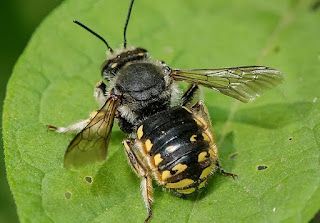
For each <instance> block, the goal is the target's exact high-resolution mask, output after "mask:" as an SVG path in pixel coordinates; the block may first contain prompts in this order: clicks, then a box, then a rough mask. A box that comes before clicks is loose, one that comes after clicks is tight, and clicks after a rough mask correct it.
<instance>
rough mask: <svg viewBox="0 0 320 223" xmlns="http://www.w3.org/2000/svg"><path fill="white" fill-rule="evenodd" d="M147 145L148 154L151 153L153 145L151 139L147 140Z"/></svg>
mask: <svg viewBox="0 0 320 223" xmlns="http://www.w3.org/2000/svg"><path fill="white" fill-rule="evenodd" d="M145 145H146V149H147V152H150V150H151V148H152V146H153V144H152V143H151V141H150V139H147V141H146V142H145Z"/></svg>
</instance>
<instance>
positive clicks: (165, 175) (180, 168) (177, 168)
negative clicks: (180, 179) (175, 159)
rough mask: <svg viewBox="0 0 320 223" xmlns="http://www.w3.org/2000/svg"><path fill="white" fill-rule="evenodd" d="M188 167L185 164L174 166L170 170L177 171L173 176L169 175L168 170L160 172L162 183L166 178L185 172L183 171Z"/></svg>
mask: <svg viewBox="0 0 320 223" xmlns="http://www.w3.org/2000/svg"><path fill="white" fill-rule="evenodd" d="M187 168H188V166H187V165H186V164H181V163H179V164H178V165H176V166H174V167H173V168H172V170H174V171H177V172H176V173H174V174H173V175H172V174H171V173H170V170H165V171H163V172H162V175H161V178H162V180H163V181H166V180H167V179H168V178H171V177H173V176H175V175H177V174H179V173H182V172H183V171H185V169H187Z"/></svg>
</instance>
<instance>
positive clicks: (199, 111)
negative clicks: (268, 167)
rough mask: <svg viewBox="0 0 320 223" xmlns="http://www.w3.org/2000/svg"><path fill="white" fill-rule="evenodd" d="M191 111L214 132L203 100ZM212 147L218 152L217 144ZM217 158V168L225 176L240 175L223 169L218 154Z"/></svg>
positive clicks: (215, 152) (233, 176) (234, 176)
mask: <svg viewBox="0 0 320 223" xmlns="http://www.w3.org/2000/svg"><path fill="white" fill-rule="evenodd" d="M191 111H192V113H193V115H194V116H198V117H200V118H201V119H202V120H203V121H204V122H205V124H204V128H205V129H210V132H211V133H213V130H212V126H211V121H210V117H209V112H208V109H207V107H206V106H205V104H204V103H203V102H202V101H198V102H197V103H196V104H195V105H193V106H192V108H191ZM211 149H212V150H213V152H214V154H218V151H217V147H216V146H214V147H211ZM216 159H217V160H216V168H217V169H219V170H220V173H221V174H223V175H225V176H231V177H232V178H233V179H235V178H236V177H238V176H237V175H236V174H233V173H228V172H226V171H225V170H224V169H222V167H221V164H220V162H219V158H218V156H217V158H216Z"/></svg>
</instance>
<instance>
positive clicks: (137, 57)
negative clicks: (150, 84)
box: [101, 48, 148, 81]
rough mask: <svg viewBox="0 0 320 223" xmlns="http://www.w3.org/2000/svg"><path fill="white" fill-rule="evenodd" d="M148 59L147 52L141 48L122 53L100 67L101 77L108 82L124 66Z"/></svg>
mask: <svg viewBox="0 0 320 223" xmlns="http://www.w3.org/2000/svg"><path fill="white" fill-rule="evenodd" d="M147 57H148V51H147V50H146V49H143V48H134V49H131V50H126V51H122V52H120V53H118V54H116V56H114V57H112V58H110V59H108V60H106V61H105V62H104V63H103V64H102V66H101V76H102V77H103V78H104V79H106V80H108V81H110V79H112V78H113V77H114V76H115V75H116V74H117V72H118V71H119V70H120V69H121V68H122V67H124V66H125V65H126V64H128V63H131V62H134V61H142V60H144V59H146V58H147Z"/></svg>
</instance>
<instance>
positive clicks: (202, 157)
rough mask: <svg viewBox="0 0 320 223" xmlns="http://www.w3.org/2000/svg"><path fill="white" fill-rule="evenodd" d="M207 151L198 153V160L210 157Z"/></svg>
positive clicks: (201, 160)
mask: <svg viewBox="0 0 320 223" xmlns="http://www.w3.org/2000/svg"><path fill="white" fill-rule="evenodd" d="M207 154H208V153H207V152H206V151H204V152H201V153H200V154H199V155H198V162H199V163H200V162H203V161H205V160H207V159H208V158H209V157H206V156H207Z"/></svg>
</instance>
